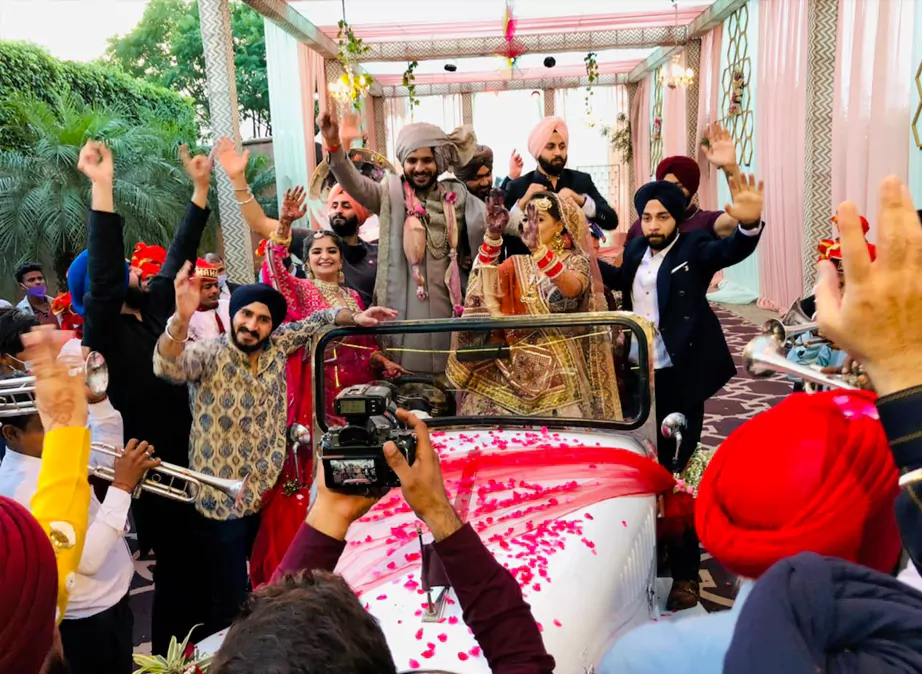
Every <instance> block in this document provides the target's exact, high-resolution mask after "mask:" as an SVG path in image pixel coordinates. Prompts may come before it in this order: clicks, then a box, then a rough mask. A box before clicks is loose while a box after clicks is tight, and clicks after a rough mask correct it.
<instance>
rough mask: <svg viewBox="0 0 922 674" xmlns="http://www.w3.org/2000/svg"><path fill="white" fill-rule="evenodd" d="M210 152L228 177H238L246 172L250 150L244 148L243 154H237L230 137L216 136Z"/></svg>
mask: <svg viewBox="0 0 922 674" xmlns="http://www.w3.org/2000/svg"><path fill="white" fill-rule="evenodd" d="M212 153H213V154H214V156H215V158H216V159H217V160H218V163H219V164H220V165H221V168H223V169H224V172H225V173H226V174H227V177H228V178H236V177H240V176H242V175H243V174H244V173H245V172H246V168H247V162H249V161H250V151H249V150H244V151H243V154H239V153H238V152H237V148H236V146H235V145H234V141H232V140H231V139H230V138H224V137H222V138H218V142H217V143H215V146H214V149H213V150H212Z"/></svg>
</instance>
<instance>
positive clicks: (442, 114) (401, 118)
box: [384, 94, 463, 166]
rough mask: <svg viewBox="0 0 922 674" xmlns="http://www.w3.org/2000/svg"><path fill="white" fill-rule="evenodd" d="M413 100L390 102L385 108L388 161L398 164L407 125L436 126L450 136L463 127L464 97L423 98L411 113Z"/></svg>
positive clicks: (394, 100) (450, 95)
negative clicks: (399, 144) (401, 137)
mask: <svg viewBox="0 0 922 674" xmlns="http://www.w3.org/2000/svg"><path fill="white" fill-rule="evenodd" d="M409 103H410V99H409V98H388V99H387V100H386V101H385V104H384V111H385V115H386V117H387V119H386V120H385V126H386V128H387V157H388V159H390V160H391V162H393V163H394V165H395V166H397V165H398V163H397V155H396V151H395V149H396V147H397V134H398V133H400V129H402V128H403V127H404V126H405V125H407V124H411V123H413V122H428V123H429V124H435V125H436V126H438V127H439V128H441V129H443V130H444V131H446V132H450V131H452V130H454V129H456V128H458V127H459V126H461V123H462V119H463V117H462V113H461V94H447V95H445V96H422V97H420V98H419V105H417V106H414V108H413V110H412V111H411V110H410V105H409Z"/></svg>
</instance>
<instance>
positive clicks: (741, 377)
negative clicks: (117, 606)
mask: <svg viewBox="0 0 922 674" xmlns="http://www.w3.org/2000/svg"><path fill="white" fill-rule="evenodd" d="M715 311H716V313H717V315H718V317H719V318H720V322H721V324H722V325H723V327H724V334H725V335H726V338H727V343H728V344H729V346H730V351H731V352H732V353H733V357H734V360H735V361H736V364H737V376H736V377H734V378H733V379H731V380H730V382H729V383H728V384H727V385H726V386H725V387H724V388H723V389H722V390H721V391H720V392H719V393H718V394H717V395H716V396H715V397H714V398H713V399H711V400H710V401H708V403H707V405H706V408H705V411H706V416H705V420H704V432H703V433H702V437H701V442H702V444H703V445H704V446H706V447H709V448H716V447H717V446H718V445H719V444H720V443H721V442H722V441H723V440H724V438H726V437H727V436H728V435H729V434H730V433H732V432H733V430H734V429H736V428H737V427H738V426H739V425H740V424H742V423H743V422H744V421H746V420H747V419H750V418H752V417H753V416H755V415H756V414H758V413H759V412H762V411H763V410H766V409H768V408H769V407H772V406H773V405H775V404H777V403H778V402H779V401H780V400H781V399H782V398H783V397H784V396H786V395H787V394H788V393H789V392H790V390H791V384H790V383H789V382H787V381H786V380H784V379H782V378H781V377H779V376H775V377H773V378H771V379H764V380H754V379H752V378H751V377H749V376H748V375H746V374H745V373H744V372H743V371H742V369H741V366H740V364H741V359H740V356H741V354H742V351H743V348H744V347H745V346H746V343H747V342H748V341H749V340H750V339H752V338H753V337H755V336H756V335H757V334H758V328H756V326H755V325H753V324H752V323H749V322H747V321H745V320H744V319H742V318H740V317H739V316H737V315H735V314H733V313H730V312H729V311H726V310H725V309H722V308H720V307H717V306H715ZM129 537H130V538H131V535H130V536H129ZM129 543H130V544H131V546H132V550H133V551H134V557H135V572H136V573H135V577H134V582H133V583H132V589H131V607H132V610H133V611H134V631H135V645H136V651H137V652H138V653H149V652H150V610H151V601H152V598H153V594H152V591H153V580H152V576H151V571H152V567H153V565H154V562H153V561H152V560H140V559H138V553H137V551H136V545H135V541H134V540H133V538H131V540H130V541H129ZM701 560H702V569H701V581H702V583H701V595H702V603H703V604H704V607H705V608H706V609H707V610H708V611H719V610H723V609H727V608H729V607H730V606H732V605H733V596H734V594H735V586H734V578H733V576H732V575H731V574H729V573H728V572H727V571H726V570H724V569H723V568H722V567H721V566H720V565H719V564H717V563H716V562H715V561H714V560H713V559H711V558H710V556H709V555H708V554H707V553H706V552H704V551H702V556H701ZM179 636H180V637H182V636H184V635H179ZM202 636H204V635H202Z"/></svg>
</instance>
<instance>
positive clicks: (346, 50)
mask: <svg viewBox="0 0 922 674" xmlns="http://www.w3.org/2000/svg"><path fill="white" fill-rule="evenodd" d="M338 25H339V32H338V33H337V35H336V37H337V40H338V41H339V58H338V60H339V62H340V63H341V64H342V66H343V71H344V72H343V74H342V75H340V77H339V79H338V80H336V81H335V82H331V83H330V94H331V95H332V96H333V98H335V99H336V100H337V101H339V102H340V103H351V104H352V107H353V108H354V109H355V110H359V109H361V107H362V98H364V97H365V96H367V95H368V92H369V90H370V89H371V85H372V84H373V83H374V78H373V77H372V76H371V75H369V74H368V73H358V72H356V71H357V70H358V66H359V59H360V58H361V57H362V56H363V55H365V54H367V53H368V52H369V51H371V47H369V46H368V45H366V44H365V43H364V42H363V41H362V39H361V38H357V37H356V36H355V34H354V33H353V32H352V27H351V26H350V25H349V24H348V23H347V22H346V19H345V15H344V16H343V19H342V20H341V21H340V22H339V24H338Z"/></svg>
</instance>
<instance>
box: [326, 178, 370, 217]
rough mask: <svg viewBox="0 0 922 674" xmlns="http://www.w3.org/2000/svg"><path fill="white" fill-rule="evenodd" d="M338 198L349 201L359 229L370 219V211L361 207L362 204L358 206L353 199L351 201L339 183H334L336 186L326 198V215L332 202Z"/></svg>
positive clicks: (350, 197)
mask: <svg viewBox="0 0 922 674" xmlns="http://www.w3.org/2000/svg"><path fill="white" fill-rule="evenodd" d="M339 197H345V198H346V199H348V200H349V203H350V204H352V210H353V211H355V217H356V218H358V221H359V227H361V226H362V225H364V224H365V221H366V220H368V218H370V217H371V211H369V210H368V209H367V208H365V207H364V206H362V204H360V203H359V202H358V201H356V200H355V199H353V198H352V196H351V195H350V194H348V193H347V192H346V191H345V190H344V189H343V188H342V187H341V186H340V184H339V183H336V184H335V185H333V187H332V188H331V189H330V196H328V197H327V214H329V212H330V209H331V208H332V206H333V202H334V201H335V200H336V199H337V198H339Z"/></svg>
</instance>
